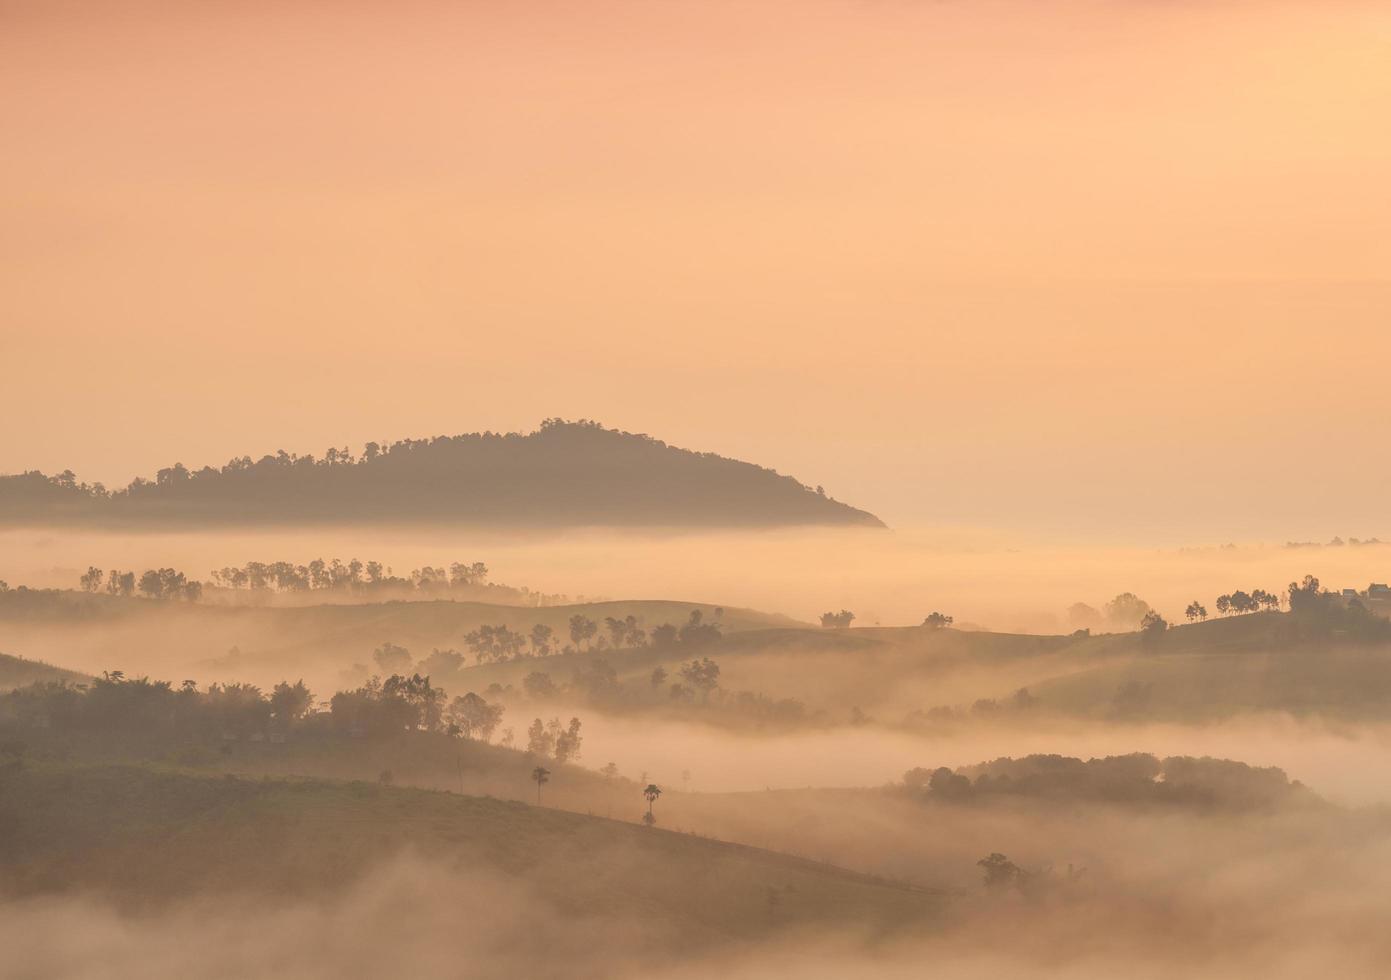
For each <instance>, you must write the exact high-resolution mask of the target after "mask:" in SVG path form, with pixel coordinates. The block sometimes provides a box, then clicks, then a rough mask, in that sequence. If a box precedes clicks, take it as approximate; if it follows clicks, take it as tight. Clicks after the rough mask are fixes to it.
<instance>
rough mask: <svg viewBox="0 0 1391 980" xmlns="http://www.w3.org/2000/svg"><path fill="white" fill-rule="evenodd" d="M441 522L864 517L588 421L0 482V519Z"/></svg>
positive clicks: (719, 522)
mask: <svg viewBox="0 0 1391 980" xmlns="http://www.w3.org/2000/svg"><path fill="white" fill-rule="evenodd" d="M341 521H382V522H398V521H447V522H453V523H462V524H480V525H482V524H486V525H503V526H567V525H599V526H701V527H722V526H723V527H758V526H778V525H859V526H866V527H882V526H883V523H882V522H881V521H880V520H879V519H878V518H877V517H875V516H874V515H873V514H870V513H867V512H866V511H862V510H858V509H856V508H854V507H850V506H848V505H846V504H843V503H840V502H839V501H836V500H833V499H832V498H830V497H828V496H826V494H825V493H824V492H823V491H822V490H821V488H820V487H816V488H811V487H807V486H804V485H803V484H801V483H799V482H798V481H797V480H795V479H793V478H792V477H790V476H783V475H781V474H779V473H777V472H775V471H773V470H770V469H767V468H766V467H762V466H757V465H754V464H752V463H745V462H741V461H739V460H735V459H727V458H725V457H723V456H718V455H716V454H714V453H698V452H692V451H690V450H686V449H678V448H676V447H674V446H668V445H667V444H666V443H664V442H661V441H659V440H657V439H653V438H652V437H650V436H646V435H638V434H633V433H629V432H621V431H619V430H617V429H606V428H604V427H603V426H601V425H599V424H598V423H595V422H590V421H579V422H567V421H564V420H562V419H547V420H545V421H544V422H542V423H541V426H540V428H538V429H537V430H536V431H534V432H531V433H518V432H510V433H505V434H504V433H494V432H481V433H479V432H473V433H469V434H466V435H457V436H436V437H434V438H431V439H405V440H401V441H399V442H393V443H390V444H379V443H376V442H369V443H367V445H366V446H365V447H363V450H362V452H361V453H360V454H357V455H355V454H354V453H353V452H352V451H351V450H350V449H348V448H346V447H345V448H342V449H338V448H330V449H329V450H327V451H326V452H325V453H324V454H323V455H322V456H319V457H316V456H314V455H312V454H310V455H305V456H299V455H295V454H293V453H287V452H285V451H284V450H281V451H280V452H278V453H276V454H274V455H266V456H262V457H261V458H260V459H255V460H253V459H252V458H251V457H250V456H242V457H240V458H237V459H233V460H231V461H230V462H228V463H227V464H226V465H225V466H222V467H220V468H218V467H213V466H204V467H203V468H202V469H197V470H191V469H189V468H188V467H186V466H184V465H183V464H182V463H175V464H174V465H173V466H169V467H166V468H165V469H162V470H160V471H159V472H158V473H157V474H155V478H154V479H153V480H148V479H145V478H143V477H142V478H137V479H136V480H134V481H133V482H132V483H131V484H130V485H129V486H128V487H125V488H124V489H120V490H115V491H111V490H108V489H107V488H105V487H104V486H102V485H101V484H100V483H94V484H88V483H82V482H79V481H78V479H77V477H76V476H75V475H74V474H73V473H72V471H70V470H69V471H64V472H63V473H60V474H58V475H56V476H47V475H45V474H43V473H39V472H36V471H35V472H28V473H24V474H22V475H18V476H0V523H8V524H84V525H164V524H278V523H295V524H304V523H333V522H341Z"/></svg>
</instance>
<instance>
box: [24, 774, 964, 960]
mask: <svg viewBox="0 0 1391 980" xmlns="http://www.w3.org/2000/svg"><path fill="white" fill-rule="evenodd" d="M0 825H3V826H4V827H5V828H6V833H5V834H4V835H0V869H3V873H0V881H3V882H4V885H3V891H4V892H5V893H7V894H8V895H10V896H17V895H39V894H52V893H72V892H74V891H82V892H95V893H97V894H102V895H105V896H108V897H110V898H112V899H114V900H115V901H117V902H120V903H123V904H129V905H136V906H149V907H164V906H167V905H169V904H171V903H173V904H177V903H179V902H185V901H188V900H190V899H192V898H194V897H197V896H199V895H208V894H229V893H231V894H244V895H249V896H255V895H274V896H276V897H277V898H278V899H279V900H282V901H283V900H284V899H285V898H286V897H291V896H306V895H322V894H329V893H332V892H334V891H336V890H340V889H342V888H344V887H345V886H347V885H349V884H351V883H352V882H353V881H355V880H357V879H358V878H360V877H361V876H363V875H364V874H366V873H367V872H369V871H370V870H371V869H372V868H373V867H374V866H375V865H378V864H380V863H382V862H384V861H388V860H389V859H391V858H394V857H397V856H399V855H401V854H402V853H403V852H411V853H414V854H416V855H418V856H420V857H423V858H424V859H426V860H427V861H428V862H430V864H432V865H435V866H437V867H442V868H445V869H448V870H449V872H451V873H453V874H458V875H474V876H476V875H488V876H491V877H493V878H494V879H497V880H513V881H518V882H522V883H525V885H526V886H527V887H529V888H531V889H533V890H534V891H535V893H536V894H537V895H538V896H541V897H542V898H543V902H544V904H545V905H548V906H551V907H553V908H554V909H555V910H557V911H559V912H561V913H563V914H566V915H580V916H591V917H595V916H601V917H605V918H622V919H629V920H632V921H635V922H638V923H641V924H642V925H644V926H646V927H649V928H662V929H663V935H664V936H669V937H677V938H675V939H668V942H673V941H674V942H677V943H680V944H682V945H687V944H689V945H692V946H695V945H704V944H707V943H709V942H712V941H719V940H737V939H753V938H759V937H762V936H766V935H769V934H771V933H774V932H777V931H780V930H784V929H791V928H806V927H810V926H815V925H817V924H823V925H832V924H834V925H836V926H842V927H843V926H847V925H854V924H863V925H868V926H872V927H874V928H877V929H889V928H893V927H910V926H918V927H921V926H923V925H926V924H929V923H931V922H932V921H933V920H934V918H935V917H936V915H937V914H938V913H939V912H940V911H941V909H942V907H943V905H944V896H943V895H942V894H941V893H937V892H933V891H929V890H927V889H922V888H912V887H908V886H905V885H898V884H894V883H891V882H888V881H885V880H883V879H878V878H873V877H870V876H867V875H862V874H857V873H854V872H850V871H845V870H841V869H838V868H834V867H830V866H827V865H823V864H819V863H816V862H812V861H807V860H803V859H799V858H795V857H791V856H788V855H784V854H778V853H776V852H772V851H766V850H761V849H758V848H753V847H748V846H743V845H737V844H727V843H723V842H720V841H714V840H708V839H704V838H700V837H695V836H692V835H689V834H680V833H673V832H669V831H664V830H661V829H659V828H646V827H642V826H640V825H637V824H630V823H622V822H618V821H613V820H607V819H603V818H599V817H592V816H587V815H583V814H578V813H571V812H566V811H562V810H554V809H549V808H545V807H537V806H530V805H527V804H524V803H517V802H506V801H502V800H494V799H489V798H481V797H468V796H459V795H456V794H452V793H444V792H436V791H429V790H419V789H398V788H390V787H383V786H378V785H375V784H370V783H338V782H327V781H321V780H278V779H271V780H265V779H263V780H245V779H237V778H234V777H221V778H211V777H205V776H197V775H188V774H184V773H178V772H170V771H160V770H157V769H153V768H149V767H142V766H90V767H87V766H72V765H53V764H46V763H41V764H31V765H26V766H11V767H8V768H6V769H3V770H0Z"/></svg>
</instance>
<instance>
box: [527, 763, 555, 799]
mask: <svg viewBox="0 0 1391 980" xmlns="http://www.w3.org/2000/svg"><path fill="white" fill-rule="evenodd" d="M531 778H532V779H533V780H535V781H536V805H537V806H540V805H541V786H542V784H544V783H548V782H550V780H551V771H550V770H549V769H547V768H546V767H545V766H537V767H536V768H535V769H533V770H531Z"/></svg>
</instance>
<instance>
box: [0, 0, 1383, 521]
mask: <svg viewBox="0 0 1391 980" xmlns="http://www.w3.org/2000/svg"><path fill="white" fill-rule="evenodd" d="M1388 65H1391V7H1387V6H1386V5H1385V4H1378V3H1371V2H1367V3H1361V2H1354V0H1347V2H1319V3H1312V2H1311V3H1303V4H1295V3H1280V2H1272V0H1267V2H1230V3H1226V2H1220V0H1214V2H1201V3H1200V2H1197V0H1193V2H1183V0H1106V2H1102V0H1096V2H1089V3H1084V2H1063V0H1059V2H1049V0H1027V2H1026V0H1018V2H992V0H944V2H929V0H917V2H909V0H854V2H851V0H846V2H840V3H833V2H821V0H796V2H792V0H777V2H773V0H770V2H764V3H759V2H742V3H732V2H730V3H722V2H709V0H707V2H702V3H688V2H679V0H673V2H662V3H651V2H623V3H620V2H595V3H559V2H536V3H502V2H485V0H474V2H471V3H462V4H460V3H448V4H446V3H438V4H433V3H414V4H412V3H386V2H367V0H357V2H350V3H269V2H266V3H260V2H242V3H232V2H209V3H199V4H181V3H173V2H168V3H121V2H102V3H90V4H76V3H63V2H60V0H44V2H35V3H15V2H7V0H0V91H3V93H4V95H3V96H0V359H2V360H3V366H4V371H3V379H2V381H3V383H0V418H3V419H4V422H3V424H2V425H3V428H0V433H3V438H0V471H17V470H21V469H25V468H29V467H38V468H42V469H45V470H49V471H55V470H58V469H62V468H64V467H72V468H73V469H75V470H77V471H78V473H79V475H81V476H83V477H85V478H88V479H102V480H106V481H107V482H109V483H119V482H123V481H125V480H128V479H129V478H130V477H131V476H133V475H134V474H136V473H137V472H149V471H152V470H153V469H154V468H155V467H157V466H159V465H163V464H166V463H168V462H170V461H172V460H174V459H180V460H182V461H184V462H186V463H189V464H201V463H203V462H208V461H212V462H222V461H224V460H225V459H227V458H228V457H229V456H231V455H233V454H240V453H243V452H249V453H259V452H262V451H268V450H273V449H275V448H279V447H282V446H283V447H284V448H287V449H292V450H298V451H308V450H314V451H321V450H322V449H323V447H325V446H327V445H329V444H339V445H341V444H343V443H352V444H360V443H362V442H363V441H365V440H367V439H381V438H384V437H385V438H394V437H402V436H408V435H409V436H418V435H427V434H434V433H445V432H457V431H468V430H473V429H480V428H493V429H518V428H530V427H531V426H533V425H534V424H535V423H536V422H537V421H538V420H539V419H540V418H542V417H544V416H549V415H564V416H569V417H579V416H588V417H593V418H598V419H600V420H602V421H605V422H606V423H608V424H610V425H616V426H620V427H623V428H627V429H632V430H637V431H647V432H651V433H652V434H654V435H657V436H659V437H661V438H664V439H667V440H668V441H671V442H674V443H677V444H681V445H689V446H692V447H695V448H702V449H713V450H716V451H720V452H725V453H728V454H731V455H738V456H742V457H745V458H749V459H753V460H757V461H760V462H765V463H767V464H769V465H773V466H775V467H777V468H779V469H782V470H784V471H786V472H791V473H793V474H795V475H797V476H799V477H801V478H803V479H804V480H807V481H809V482H812V483H824V484H825V485H826V487H827V489H828V490H829V491H830V492H832V493H834V494H835V495H837V496H838V497H841V498H842V499H846V500H849V501H851V502H854V503H856V504H858V505H861V506H864V507H867V508H869V509H871V510H874V511H876V512H877V513H879V514H880V515H881V516H883V517H885V518H886V519H887V520H889V521H890V522H891V523H896V524H900V525H902V524H908V523H924V522H933V523H965V524H975V525H988V526H998V527H1027V528H1032V529H1043V530H1048V531H1058V532H1062V533H1078V534H1089V535H1090V534H1106V535H1111V536H1116V535H1119V536H1126V535H1131V536H1136V537H1138V538H1146V537H1151V536H1163V537H1166V538H1172V537H1174V536H1175V535H1177V536H1179V537H1183V536H1185V535H1187V536H1189V537H1192V538H1195V539H1197V540H1210V539H1212V538H1213V536H1217V537H1219V538H1225V537H1232V536H1237V537H1239V536H1266V537H1272V538H1283V537H1286V536H1299V535H1303V534H1324V533H1328V534H1332V533H1342V534H1349V533H1350V534H1355V535H1356V534H1362V535H1369V534H1377V533H1379V534H1382V535H1383V536H1388V535H1391V519H1388V518H1387V500H1388V499H1391V454H1388V453H1387V452H1386V451H1385V445H1386V439H1387V436H1388V433H1391V418H1388V415H1389V414H1391V411H1389V410H1388V408H1387V402H1388V400H1389V399H1388V398H1387V397H1386V395H1385V389H1386V387H1387V385H1386V380H1385V379H1386V378H1387V376H1388V371H1387V368H1388V360H1391V357H1389V356H1388V355H1391V126H1389V125H1388V124H1387V120H1388V119H1391V69H1388V67H1387V66H1388Z"/></svg>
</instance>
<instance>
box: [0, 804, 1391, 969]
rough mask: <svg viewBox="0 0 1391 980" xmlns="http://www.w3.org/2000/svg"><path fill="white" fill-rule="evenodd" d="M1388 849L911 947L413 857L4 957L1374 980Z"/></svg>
mask: <svg viewBox="0 0 1391 980" xmlns="http://www.w3.org/2000/svg"><path fill="white" fill-rule="evenodd" d="M1182 836H1183V832H1181V831H1180V832H1178V833H1177V834H1176V835H1175V839H1182ZM1134 843H1135V846H1136V847H1137V848H1139V847H1144V848H1151V847H1153V846H1154V842H1153V841H1152V840H1151V841H1148V842H1141V841H1138V840H1137V841H1135V842H1134ZM1371 844H1372V846H1371V848H1370V850H1367V851H1364V852H1363V853H1362V854H1361V856H1360V859H1357V860H1350V858H1352V857H1353V855H1352V854H1350V853H1344V852H1341V851H1339V852H1337V853H1329V852H1327V851H1322V852H1320V849H1319V845H1318V844H1308V845H1305V846H1304V847H1303V848H1302V849H1300V850H1299V852H1298V853H1283V854H1279V855H1276V856H1275V857H1274V859H1273V860H1269V861H1267V862H1265V863H1264V864H1263V865H1257V864H1254V863H1251V862H1247V861H1234V862H1230V863H1227V864H1225V865H1219V866H1214V867H1212V868H1210V869H1209V873H1207V874H1196V873H1195V868H1194V865H1193V863H1192V862H1184V863H1183V864H1182V871H1181V872H1179V873H1178V874H1177V875H1175V876H1174V877H1172V878H1171V879H1170V880H1166V881H1162V882H1159V883H1157V889H1156V892H1155V893H1154V894H1140V893H1137V892H1136V891H1130V890H1127V889H1126V887H1125V885H1123V884H1122V883H1120V882H1114V881H1110V882H1104V883H1102V884H1100V885H1098V886H1096V887H1089V888H1086V889H1078V890H1074V891H1072V892H1071V893H1070V894H1057V895H1054V896H1053V897H1051V898H1045V899H1043V900H1041V901H1033V902H1028V901H1022V900H1020V899H1019V897H1018V896H1015V895H1000V896H995V897H991V896H986V895H982V894H979V893H975V894H971V895H966V896H963V897H961V898H960V899H959V900H958V901H957V902H956V904H955V907H954V909H953V910H952V912H951V913H949V915H948V916H947V918H946V920H945V921H944V922H943V923H942V928H941V929H940V930H933V931H929V932H926V933H923V932H919V933H916V934H914V935H910V936H901V935H900V936H899V937H897V938H895V939H882V938H881V939H875V938H872V937H871V936H868V935H866V934H864V933H857V932H854V931H851V930H850V929H848V928H847V929H846V930H845V931H844V932H842V933H840V934H837V931H836V930H835V929H834V928H823V929H820V930H818V931H817V932H816V934H814V935H811V934H806V933H795V932H794V933H790V934H787V933H785V934H782V935H776V936H769V937H768V938H766V939H765V940H763V941H761V942H759V943H758V944H757V945H745V944H716V943H711V944H709V945H707V946H705V947H704V948H697V949H691V948H690V944H689V942H684V941H682V940H681V938H680V937H677V936H674V935H672V934H671V933H669V932H665V931H663V930H662V929H661V928H654V927H653V925H652V924H651V923H650V922H648V921H646V920H644V919H638V918H636V917H622V916H614V915H611V914H610V915H607V916H603V915H600V914H595V915H575V914H565V913H562V912H559V911H558V910H557V909H556V908H555V907H554V906H553V905H551V903H550V902H549V901H548V899H547V896H546V895H544V894H541V893H539V892H538V891H537V890H536V889H535V888H534V887H529V886H528V885H527V884H526V883H525V882H522V881H518V880H515V879H506V878H501V877H499V876H497V875H489V874H481V873H476V872H463V873H458V872H449V871H447V870H444V869H442V868H441V867H440V866H439V864H438V863H436V862H431V861H430V860H429V859H428V858H423V857H408V858H402V859H394V860H390V861H386V862H384V863H383V864H382V865H381V867H380V868H379V869H378V870H377V871H375V872H374V873H372V874H370V875H369V876H368V877H367V878H366V879H364V880H363V881H361V882H360V883H359V884H357V885H356V886H354V887H352V888H350V889H347V890H346V891H345V892H343V893H342V894H338V895H335V896H332V897H327V898H323V899H318V900H300V901H297V902H293V903H291V902H287V901H284V900H280V899H276V898H273V897H266V898H263V899H261V900H251V899H240V900H234V899H231V898H228V897H225V896H222V897H218V896H206V897H198V896H195V895H191V896H189V898H188V900H187V901H185V902H183V903H181V904H180V905H179V906H178V907H177V908H174V909H172V910H165V911H163V912H161V913H158V914H150V913H130V912H123V911H118V910H116V909H115V908H113V907H112V906H110V905H108V904H106V903H104V902H103V901H101V900H98V899H96V898H91V897H86V898H84V897H77V898H73V897H50V898H43V899H29V900H24V901H18V902H9V903H5V904H3V905H0V912H2V913H3V914H0V948H3V949H4V950H5V973H6V975H7V976H9V977H13V978H16V980H30V978H35V980H37V978H49V977H64V978H71V980H87V978H92V980H95V978H102V980H135V978H140V980H160V978H165V977H186V976H199V977H207V978H222V977H226V978H232V977H245V976H296V977H308V978H315V977H323V978H343V977H348V978H353V977H362V978H367V977H380V976H412V977H465V978H473V977H479V978H482V977H500V976H518V977H520V976H526V977H537V978H550V977H565V978H576V977H581V978H583V977H615V978H617V977H637V976H644V977H649V978H657V980H695V978H703V977H708V976H713V975H720V976H725V977H730V978H733V980H753V978H763V977H770V976H798V977H806V978H810V980H821V978H825V980H831V978H841V977H845V976H856V977H866V978H873V980H907V978H909V977H920V976H923V975H924V974H925V973H930V975H932V976H935V977H946V978H951V980H985V978H992V977H1000V976H1014V977H1038V978H1056V980H1103V978H1104V980H1109V978H1111V977H1115V976H1127V977H1136V978H1140V980H1149V978H1154V980H1159V978H1168V977H1172V976H1176V975H1179V976H1203V977H1211V978H1226V977H1232V978H1235V977H1246V976H1255V975H1260V976H1266V977H1272V978H1276V980H1284V978H1291V980H1293V978H1302V977H1306V976H1308V975H1310V973H1313V972H1318V973H1320V974H1332V975H1336V976H1340V977H1347V978H1361V977H1368V978H1371V977H1381V976H1385V975H1386V971H1387V969H1388V967H1391V949H1388V945H1387V942H1386V940H1385V939H1384V938H1381V935H1382V930H1380V929H1379V928H1378V924H1379V923H1380V922H1381V921H1383V918H1384V917H1383V911H1384V907H1383V900H1382V896H1383V895H1384V893H1385V888H1386V886H1387V885H1388V884H1391V882H1388V880H1387V875H1386V870H1385V869H1386V868H1387V866H1388V864H1387V862H1386V860H1385V859H1386V858H1387V857H1391V854H1388V849H1387V839H1386V837H1385V836H1384V835H1382V836H1381V837H1374V838H1373V839H1372V842H1371ZM1207 857H1209V855H1204V856H1203V859H1204V860H1206V859H1207ZM671 887H672V888H679V887H680V883H679V882H672V885H671ZM1272 899H1275V901H1272ZM1219 911H1220V917H1217V918H1215V916H1218V913H1219Z"/></svg>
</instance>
